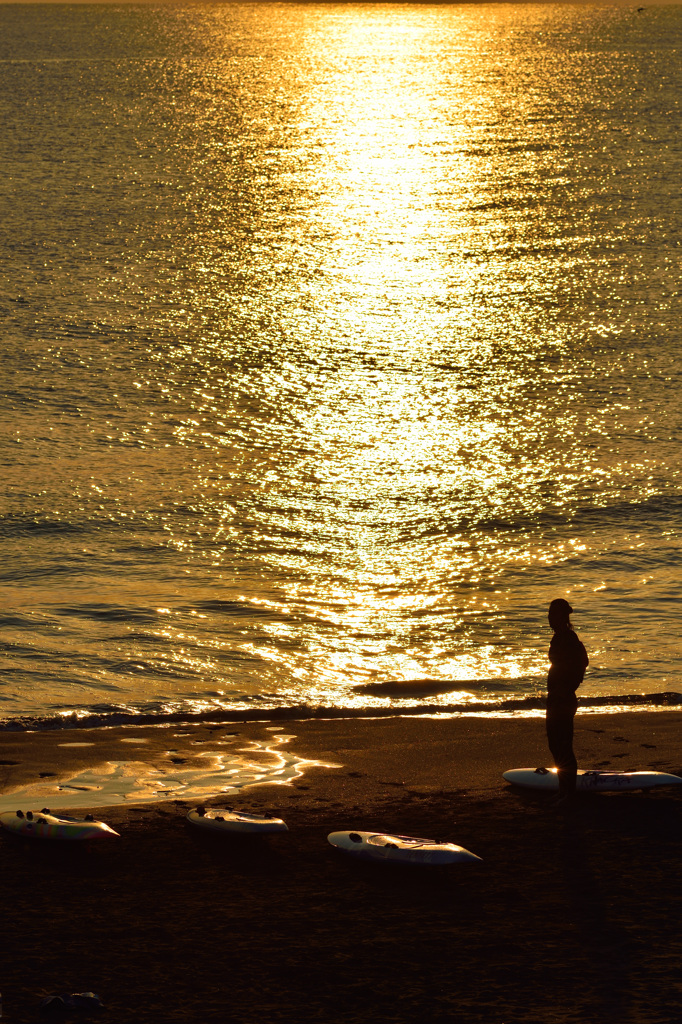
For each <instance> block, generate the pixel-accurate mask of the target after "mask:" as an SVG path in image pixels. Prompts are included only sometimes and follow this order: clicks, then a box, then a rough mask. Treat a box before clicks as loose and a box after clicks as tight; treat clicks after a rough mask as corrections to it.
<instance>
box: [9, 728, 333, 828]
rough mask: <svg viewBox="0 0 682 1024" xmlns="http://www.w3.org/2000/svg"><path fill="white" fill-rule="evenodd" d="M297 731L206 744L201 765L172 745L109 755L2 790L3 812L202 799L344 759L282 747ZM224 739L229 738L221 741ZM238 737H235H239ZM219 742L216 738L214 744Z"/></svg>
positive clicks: (287, 780)
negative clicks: (228, 746)
mask: <svg viewBox="0 0 682 1024" xmlns="http://www.w3.org/2000/svg"><path fill="white" fill-rule="evenodd" d="M291 739H294V737H293V736H289V735H286V736H285V735H281V736H273V737H271V738H269V739H268V740H250V741H248V744H247V745H246V746H240V747H239V748H238V749H236V750H232V751H216V750H210V751H209V750H205V751H201V752H200V753H199V754H197V755H196V756H197V759H199V758H200V759H201V760H202V761H204V762H205V763H204V764H203V765H202V766H201V767H196V766H194V767H184V766H180V765H177V764H173V763H172V762H171V759H170V755H171V753H175V752H172V751H167V752H166V753H165V754H163V755H161V756H160V757H158V758H157V759H156V761H155V762H154V763H145V762H144V761H107V762H105V763H104V764H101V765H97V766H96V767H94V768H89V769H86V770H85V771H83V772H80V773H79V774H78V775H75V776H74V777H72V778H66V779H58V780H55V779H50V780H45V781H41V782H36V783H33V784H31V785H29V786H24V787H22V788H21V789H18V790H15V791H14V792H13V793H7V794H3V795H1V796H0V812H4V811H13V810H15V809H16V808H19V807H21V808H28V807H29V805H31V806H35V807H37V806H38V805H39V804H40V805H46V806H49V807H50V808H51V809H53V810H68V809H75V808H79V807H81V808H83V807H88V808H89V807H103V806H111V805H116V804H141V803H145V804H146V803H159V802H161V801H164V800H189V801H195V800H196V801H203V800H209V799H211V798H212V797H215V796H219V795H220V794H223V793H227V794H233V793H236V792H238V791H239V790H241V789H244V788H246V787H247V786H256V785H264V784H267V785H273V784H279V785H290V784H291V783H292V782H294V781H295V780H296V779H300V778H301V777H302V776H303V775H304V773H305V771H306V769H309V768H338V767H340V765H335V764H327V763H325V762H323V761H314V760H308V759H306V758H304V757H299V756H298V755H297V754H294V753H292V752H290V751H288V750H286V749H279V748H283V747H284V745H285V744H287V743H288V742H289V740H291ZM223 742H225V741H223ZM240 742H241V741H240V740H239V739H238V738H235V740H234V743H240ZM216 745H218V744H216Z"/></svg>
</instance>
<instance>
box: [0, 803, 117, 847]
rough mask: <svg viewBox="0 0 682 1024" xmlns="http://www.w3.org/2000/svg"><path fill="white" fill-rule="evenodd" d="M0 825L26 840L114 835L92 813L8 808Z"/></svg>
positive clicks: (114, 834) (91, 837)
mask: <svg viewBox="0 0 682 1024" xmlns="http://www.w3.org/2000/svg"><path fill="white" fill-rule="evenodd" d="M0 825H2V826H3V828H6V829H7V830H8V832H14V834H15V835H19V836H26V837H27V838H29V839H68V840H75V839H101V838H102V837H103V836H108V835H109V836H117V835H118V832H114V830H113V828H109V826H108V825H105V824H104V822H103V821H95V819H94V818H93V817H92V815H90V814H89V815H87V816H86V817H85V818H68V817H66V815H63V814H52V813H51V812H50V811H48V810H47V808H44V809H43V810H42V811H26V813H24V812H23V811H9V812H8V813H6V814H0Z"/></svg>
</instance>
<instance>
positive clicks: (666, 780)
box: [502, 768, 682, 793]
mask: <svg viewBox="0 0 682 1024" xmlns="http://www.w3.org/2000/svg"><path fill="white" fill-rule="evenodd" d="M502 777H503V778H504V779H506V781H507V782H511V783H512V785H514V786H522V787H523V788H524V789H546V790H555V791H558V789H559V779H558V777H557V770H556V768H512V769H510V771H508V772H504V773H503V775H502ZM678 785H682V778H681V777H680V776H679V775H669V774H668V773H667V772H654V771H641V772H611V771H608V772H605V771H596V770H595V771H589V770H586V769H584V768H579V769H578V779H577V789H578V791H579V792H592V793H594V792H599V793H618V792H622V791H625V790H633V789H651V788H653V787H654V786H678Z"/></svg>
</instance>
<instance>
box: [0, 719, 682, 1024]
mask: <svg viewBox="0 0 682 1024" xmlns="http://www.w3.org/2000/svg"><path fill="white" fill-rule="evenodd" d="M681 726H682V712H680V711H664V712H660V713H659V714H656V715H653V716H652V715H650V714H648V713H642V712H628V713H624V714H621V715H582V716H580V718H579V719H578V720H577V721H576V744H575V745H576V752H577V754H578V757H579V761H581V763H582V766H583V767H588V766H589V767H598V766H599V762H600V761H603V762H610V766H611V767H614V768H641V767H653V768H658V769H659V770H666V771H670V772H673V773H675V774H677V773H682V750H680V745H679V737H680V734H681ZM172 731H173V732H175V731H177V732H178V733H185V734H186V735H180V736H176V735H173V736H171V735H170V730H160V729H158V728H144V727H140V728H139V729H130V728H128V727H125V728H118V729H111V730H101V729H100V730H79V731H76V730H69V731H68V732H65V731H61V732H52V733H45V732H42V733H31V734H27V733H9V734H3V735H2V736H0V761H2V762H3V764H2V765H0V792H2V793H3V794H7V792H8V790H12V789H15V788H16V787H17V786H19V785H26V784H27V783H33V782H35V781H41V780H40V773H41V772H43V773H44V772H48V771H50V772H55V773H58V775H55V776H51V777H50V778H47V781H48V782H49V781H50V779H54V778H57V777H62V776H63V775H69V774H73V773H75V772H78V771H81V772H82V771H87V770H89V769H92V768H93V767H96V766H98V765H99V766H102V765H105V764H106V763H107V758H111V759H119V758H120V757H121V756H122V755H121V752H122V751H123V752H124V755H125V756H126V757H129V758H131V759H132V758H135V759H137V763H138V764H141V765H143V766H145V765H146V766H147V767H150V766H151V767H152V768H154V767H155V766H156V767H157V768H163V769H164V770H165V771H171V770H174V769H177V767H178V765H177V764H174V763H173V761H172V760H171V758H173V757H174V758H180V759H182V760H183V762H184V763H183V764H181V765H180V768H182V769H185V768H187V769H188V770H191V769H192V768H193V766H194V765H196V764H197V763H200V764H201V763H202V762H203V761H205V760H206V758H205V757H204V756H203V755H205V754H206V753H208V754H209V756H212V754H213V752H215V751H216V750H218V751H220V750H223V751H228V753H229V755H230V758H232V759H233V758H234V757H242V758H244V759H245V760H246V761H247V762H248V763H249V764H251V765H252V766H253V765H254V764H255V765H262V764H263V763H265V762H267V763H268V764H269V766H270V768H272V769H273V770H276V769H277V757H278V755H279V753H281V752H282V751H283V750H285V751H286V752H287V755H291V757H290V759H289V761H286V758H285V761H286V763H285V765H284V769H286V770H289V769H291V771H290V777H288V778H284V776H279V779H280V781H277V780H276V779H274V778H273V776H272V775H270V776H269V777H268V778H267V779H266V781H264V782H261V781H259V782H257V783H255V784H250V785H246V786H244V787H242V788H241V789H239V790H238V792H237V793H236V794H235V793H229V794H227V793H226V794H224V795H222V796H221V795H218V793H215V794H214V797H213V799H212V800H210V801H207V802H209V803H211V804H213V805H214V806H221V805H222V806H224V804H225V803H230V804H232V803H234V804H235V806H237V807H238V809H242V810H245V811H255V812H259V811H264V810H266V809H267V810H274V811H277V812H278V813H279V815H280V816H281V817H283V818H284V819H285V821H286V822H287V824H288V826H289V832H287V833H282V834H279V835H273V836H268V837H264V838H263V839H255V840H254V839H249V838H247V839H245V840H234V841H233V838H232V837H229V838H228V837H225V836H222V835H221V836H215V835H213V834H211V833H206V832H204V831H202V830H198V829H193V828H191V827H190V826H188V825H187V823H186V821H185V817H186V814H187V811H188V809H189V808H190V806H192V804H191V802H190V801H188V800H187V799H184V798H176V799H172V798H171V799H167V800H165V801H159V802H154V803H139V804H138V803H121V804H118V805H114V804H109V805H107V806H104V807H102V805H101V804H99V805H98V803H97V793H96V792H92V793H91V794H89V795H91V796H92V798H93V800H92V806H91V808H90V809H92V810H96V811H97V812H98V816H99V817H102V818H103V819H104V820H105V821H107V823H108V824H110V825H111V826H112V828H114V829H115V830H116V831H117V832H119V833H120V838H116V837H112V838H106V839H103V840H101V841H99V842H97V843H94V844H82V845H81V844H73V843H71V844H68V843H67V844H53V843H49V842H47V843H46V842H36V841H30V840H21V839H17V838H15V837H14V836H11V835H8V834H7V833H5V832H4V831H3V832H2V834H1V835H0V857H2V862H3V871H2V873H1V874H0V901H1V902H2V906H3V910H4V912H5V914H6V918H7V920H8V922H9V921H10V920H11V936H12V942H11V943H9V944H8V946H9V948H8V950H7V954H6V956H5V958H4V962H3V966H2V968H1V969H0V974H1V977H0V982H1V984H0V990H1V991H2V993H3V1000H4V1003H3V1005H4V1008H5V1013H6V1015H7V1019H8V1020H12V1021H13V1022H15V1024H30V1022H33V1021H35V1020H36V1017H37V1015H38V1008H39V1002H40V998H41V997H43V996H45V995H49V994H56V993H62V992H86V991H93V992H95V993H97V994H98V995H99V996H100V997H101V999H102V1002H103V1004H104V1009H103V1010H102V1011H101V1012H99V1013H98V1019H99V1020H100V1021H101V1024H119V1022H120V1021H121V1020H124V1019H125V1020H128V1019H130V1020H135V1021H136V1024H158V1022H159V1021H163V1022H164V1024H198V1022H202V1024H203V1022H205V1021H207V1022H211V1024H213V1022H215V1024H219V1022H220V1024H224V1022H225V1021H226V1020H229V1021H230V1022H231V1024H252V1022H253V1020H254V1017H255V1016H257V1017H258V1019H260V1020H263V1021H267V1022H268V1024H328V1022H329V1020H331V1019H337V1018H341V1019H343V1020H348V1021H349V1022H350V1024H360V1021H365V1020H366V1019H368V1018H370V1019H372V1020H374V1021H378V1022H380V1024H415V1022H416V1021H420V1022H421V1021H424V1022H427V1024H451V1022H452V1021H457V1022H458V1024H502V1022H504V1024H548V1022H551V1024H670V1021H671V1020H675V1019H677V1017H678V1016H679V1009H680V1007H681V1006H682V983H681V982H680V980H679V957H680V954H681V953H682V939H681V938H680V934H679V924H678V919H677V917H678V915H676V914H675V913H674V912H671V908H673V907H674V906H675V905H676V902H677V901H678V900H679V898H680V897H681V896H682V881H681V880H680V873H679V850H680V843H681V842H682V793H680V792H679V790H681V789H682V786H679V787H671V788H670V789H665V788H661V789H657V790H652V791H651V792H650V793H647V794H642V793H637V792H635V793H603V794H593V793H589V794H583V795H581V796H580V798H579V801H578V805H577V807H576V809H575V810H574V811H573V812H571V813H562V812H560V811H557V810H552V809H551V806H550V803H549V802H548V799H547V795H546V794H543V793H539V794H536V793H533V792H523V791H516V790H515V789H513V788H512V787H511V786H509V785H507V784H506V783H505V782H504V781H503V779H502V778H501V772H502V771H504V770H506V769H507V768H510V767H526V766H527V767H531V766H533V767H537V766H538V765H539V764H546V763H548V757H547V751H546V746H545V737H544V728H543V723H542V722H541V721H539V720H538V719H519V720H499V719H482V718H476V719H473V718H471V719H466V720H464V719H461V718H460V719H431V718H422V719H415V718H410V719H397V718H396V719H382V720H357V719H353V720H345V721H338V720H335V721H316V722H305V723H299V725H298V727H297V728H296V730H295V731H294V729H293V728H292V729H287V730H284V729H281V728H273V727H264V726H262V725H249V726H244V725H239V726H238V727H228V726H209V725H197V726H194V727H192V728H191V729H189V728H186V729H180V728H178V729H177V730H175V729H174V730H172ZM285 736H288V737H290V738H288V739H286V741H285V740H284V737H285ZM130 740H142V741H143V742H141V743H130ZM170 740H172V743H171V742H170ZM64 742H66V743H87V744H92V746H60V744H61V743H64ZM220 744H222V746H221V745H220ZM258 744H261V745H260V746H258ZM263 744H265V745H263ZM268 747H269V748H270V750H271V752H270V753H268V751H267V749H266V748H268ZM273 751H274V753H273ZM8 761H9V762H14V763H12V764H7V762H8ZM228 761H229V764H232V763H233V760H230V759H229V758H228ZM229 764H228V762H227V761H226V767H227V770H230V768H229ZM331 764H335V765H338V767H334V768H332V767H329V765H331ZM296 765H298V768H297V767H296ZM292 766H293V767H292ZM605 766H606V765H605ZM280 767H282V766H281V765H280ZM226 779H229V776H228V777H226ZM43 781H45V780H43ZM39 806H42V805H39ZM53 809H58V806H57V805H55V806H54V807H53ZM83 810H85V808H83ZM78 814H79V816H80V811H79V812H78ZM337 829H338V830H340V829H358V830H363V829H367V830H371V831H383V832H393V833H399V834H403V835H417V836H426V837H433V838H438V839H445V840H449V841H451V842H455V843H457V844H458V845H461V846H463V847H465V848H466V849H468V850H470V851H471V852H472V853H475V854H476V855H477V856H479V857H481V858H482V861H481V862H480V863H477V864H474V865H462V866H459V867H458V866H453V867H451V868H425V869H419V868H416V869H415V868H405V867H403V868H400V867H398V866H386V865H383V864H371V863H370V864H364V863H361V862H356V861H354V860H353V859H352V858H350V857H349V856H348V855H344V854H342V853H339V852H338V851H336V850H334V849H332V847H331V846H330V845H329V843H328V842H327V835H328V834H329V833H330V832H332V831H335V830H337ZM226 839H227V841H225V840H226Z"/></svg>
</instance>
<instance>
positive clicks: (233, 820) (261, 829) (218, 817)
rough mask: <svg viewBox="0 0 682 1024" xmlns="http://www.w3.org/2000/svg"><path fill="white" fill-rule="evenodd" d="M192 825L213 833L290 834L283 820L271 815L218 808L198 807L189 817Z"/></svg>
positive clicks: (188, 819)
mask: <svg viewBox="0 0 682 1024" xmlns="http://www.w3.org/2000/svg"><path fill="white" fill-rule="evenodd" d="M187 821H188V822H189V823H190V825H196V827H197V828H204V829H208V830H209V831H211V832H232V833H241V834H249V835H257V834H263V833H266V832H288V831H289V830H288V828H287V826H286V824H285V823H284V822H283V821H282V819H281V818H274V817H273V816H272V815H270V814H247V813H246V812H245V811H233V810H232V809H231V808H227V809H225V810H221V809H220V808H218V807H210V808H206V807H197V808H196V810H194V811H190V812H189V814H188V815H187Z"/></svg>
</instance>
